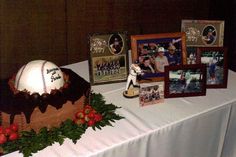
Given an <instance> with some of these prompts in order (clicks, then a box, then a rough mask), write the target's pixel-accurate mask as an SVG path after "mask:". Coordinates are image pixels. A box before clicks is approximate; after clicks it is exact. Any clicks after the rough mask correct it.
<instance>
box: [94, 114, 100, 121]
mask: <svg viewBox="0 0 236 157" xmlns="http://www.w3.org/2000/svg"><path fill="white" fill-rule="evenodd" d="M94 120H95V121H96V122H99V121H101V120H102V115H101V114H95V115H94Z"/></svg>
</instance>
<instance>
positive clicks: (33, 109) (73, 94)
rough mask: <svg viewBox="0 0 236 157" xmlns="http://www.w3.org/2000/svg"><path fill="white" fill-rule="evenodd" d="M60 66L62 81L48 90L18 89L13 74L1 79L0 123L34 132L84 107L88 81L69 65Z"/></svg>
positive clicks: (68, 116)
mask: <svg viewBox="0 0 236 157" xmlns="http://www.w3.org/2000/svg"><path fill="white" fill-rule="evenodd" d="M60 70H61V71H62V73H63V79H64V81H65V82H64V84H63V86H62V87H60V88H59V89H52V90H50V93H46V92H42V93H39V92H31V91H28V90H27V89H25V90H18V89H16V85H15V84H16V77H15V76H14V77H11V78H10V79H5V80H1V84H0V92H1V94H0V113H1V115H0V116H1V125H2V126H5V127H7V126H9V125H10V124H12V123H16V124H18V125H19V129H20V130H31V129H33V130H35V131H36V132H37V131H39V130H40V128H42V127H48V128H51V127H57V126H58V125H60V123H61V122H63V121H65V120H66V119H68V118H70V119H72V118H73V116H74V114H75V113H76V112H78V111H79V110H81V109H83V105H84V103H85V102H86V101H87V100H88V97H89V94H90V84H89V83H88V82H87V81H85V80H84V79H83V78H81V77H80V76H79V75H77V74H76V73H75V72H73V71H72V70H70V69H66V68H60ZM58 77H59V75H58ZM35 83H37V82H35ZM44 90H45V89H44Z"/></svg>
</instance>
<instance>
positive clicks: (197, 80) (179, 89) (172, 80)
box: [164, 64, 206, 98]
mask: <svg viewBox="0 0 236 157" xmlns="http://www.w3.org/2000/svg"><path fill="white" fill-rule="evenodd" d="M164 92H165V98H174V97H189V96H203V95H206V65H205V64H192V65H182V66H167V67H165V90H164Z"/></svg>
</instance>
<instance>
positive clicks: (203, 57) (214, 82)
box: [197, 47, 228, 88]
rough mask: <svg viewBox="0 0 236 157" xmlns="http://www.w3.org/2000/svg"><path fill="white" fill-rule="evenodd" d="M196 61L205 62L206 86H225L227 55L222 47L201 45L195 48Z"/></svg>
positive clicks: (225, 49)
mask: <svg viewBox="0 0 236 157" xmlns="http://www.w3.org/2000/svg"><path fill="white" fill-rule="evenodd" d="M197 62H198V63H202V64H206V66H207V75H206V87H207V88H227V80H228V55H227V48H224V47H201V48H198V49H197Z"/></svg>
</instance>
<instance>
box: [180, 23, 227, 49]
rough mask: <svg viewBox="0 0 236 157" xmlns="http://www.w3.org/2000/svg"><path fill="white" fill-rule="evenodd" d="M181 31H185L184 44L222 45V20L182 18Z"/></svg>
mask: <svg viewBox="0 0 236 157" xmlns="http://www.w3.org/2000/svg"><path fill="white" fill-rule="evenodd" d="M181 31H182V32H185V33H186V46H193V47H222V46H223V42H224V21H213V20H182V22H181Z"/></svg>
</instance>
